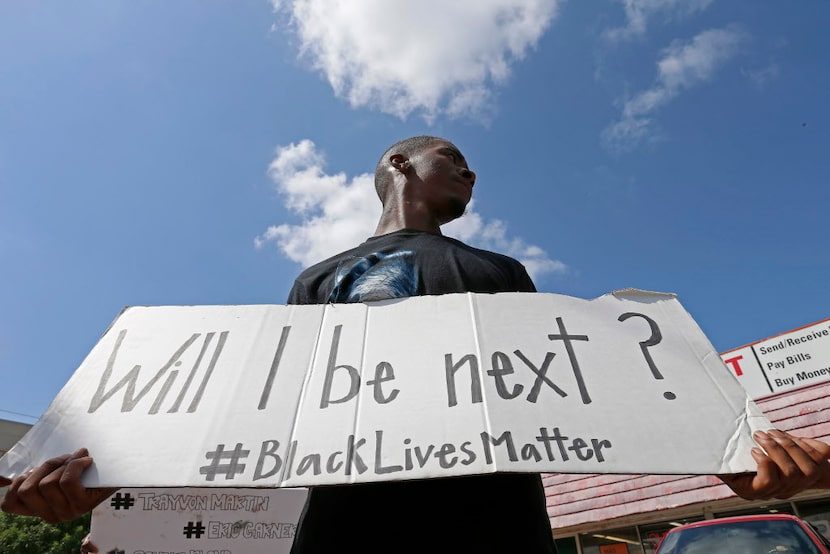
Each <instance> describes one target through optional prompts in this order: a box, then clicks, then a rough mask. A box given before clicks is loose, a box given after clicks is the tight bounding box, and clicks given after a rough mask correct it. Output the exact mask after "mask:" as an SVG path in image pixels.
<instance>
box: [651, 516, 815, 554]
mask: <svg viewBox="0 0 830 554" xmlns="http://www.w3.org/2000/svg"><path fill="white" fill-rule="evenodd" d="M715 552H729V553H730V554H777V553H779V552H780V553H784V552H789V553H791V554H819V553H820V552H821V551H820V550H819V549H818V547H816V545H815V544H814V543H813V541H812V540H811V538H810V537H809V536H808V535H807V533H806V532H805V531H804V529H803V528H802V527H801V526H799V525H798V524H797V523H796V522H794V521H788V520H758V521H736V522H732V523H728V524H722V525H720V524H715V525H704V526H701V527H691V528H689V529H682V530H678V531H676V532H674V533H669V534H668V535H666V538H665V540H664V544H663V545H661V547H660V550H659V553H660V554H713V553H715Z"/></svg>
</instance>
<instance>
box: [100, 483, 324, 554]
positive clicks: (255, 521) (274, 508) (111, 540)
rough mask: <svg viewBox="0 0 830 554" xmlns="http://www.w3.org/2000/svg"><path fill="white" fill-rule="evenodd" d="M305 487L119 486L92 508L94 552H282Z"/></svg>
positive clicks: (291, 536) (285, 551) (297, 516)
mask: <svg viewBox="0 0 830 554" xmlns="http://www.w3.org/2000/svg"><path fill="white" fill-rule="evenodd" d="M307 495H308V491H307V490H306V489H295V488H292V489H220V488H147V489H120V490H119V491H118V492H116V493H115V494H113V495H112V496H111V497H110V498H109V499H107V500H106V501H105V502H102V503H101V504H99V505H98V506H97V507H96V508H95V509H94V510H93V511H92V522H91V524H90V540H91V542H92V544H94V545H95V547H96V548H97V549H98V552H108V553H115V552H123V553H125V554H126V553H128V552H129V553H131V554H132V553H136V552H144V553H151V552H153V553H155V552H168V553H171V554H172V553H181V554H236V553H238V554H243V553H244V554H288V552H290V550H291V543H292V542H293V540H294V535H295V533H296V530H297V522H298V521H299V519H300V512H302V509H303V504H304V503H305V499H306V496H307Z"/></svg>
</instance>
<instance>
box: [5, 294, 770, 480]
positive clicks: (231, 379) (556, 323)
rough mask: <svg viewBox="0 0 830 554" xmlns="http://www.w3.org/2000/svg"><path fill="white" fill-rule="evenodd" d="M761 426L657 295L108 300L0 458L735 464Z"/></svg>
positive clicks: (703, 468) (20, 462)
mask: <svg viewBox="0 0 830 554" xmlns="http://www.w3.org/2000/svg"><path fill="white" fill-rule="evenodd" d="M770 427H771V425H770V423H769V421H768V420H767V419H766V417H765V416H764V415H763V414H762V413H761V412H760V411H759V410H758V408H757V407H756V406H755V404H754V403H753V402H752V400H751V399H750V398H749V397H748V396H747V393H746V391H745V390H744V389H743V388H742V387H741V386H740V385H739V384H738V382H737V381H736V379H735V377H734V376H732V374H731V373H730V371H729V370H728V369H727V368H726V366H725V365H724V363H723V361H722V360H721V358H720V356H719V354H718V353H717V352H716V351H715V350H714V348H713V347H712V345H711V343H710V342H709V340H708V339H707V338H706V337H705V335H704V334H703V332H702V331H701V330H700V328H699V327H698V326H697V324H696V323H695V322H694V320H693V319H692V318H691V316H690V315H689V314H688V313H687V312H686V310H685V309H684V308H683V307H682V306H681V305H680V303H679V302H678V300H677V298H676V297H675V296H674V295H672V294H662V293H650V292H646V291H638V290H630V289H629V290H625V291H618V292H616V293H611V294H607V295H604V296H602V297H599V298H596V299H593V300H584V299H578V298H573V297H568V296H563V295H557V294H549V293H500V294H472V293H470V294H451V295H444V296H423V297H414V298H407V299H399V300H387V301H381V302H374V303H367V304H334V305H325V306H324V305H319V306H281V305H248V306H162V307H132V308H127V309H125V310H123V312H122V313H121V314H120V315H119V316H118V317H117V319H116V320H115V321H114V322H113V324H112V325H111V326H110V328H109V329H108V330H107V331H106V333H105V334H104V336H103V337H102V338H101V340H100V341H99V342H98V344H96V345H95V347H94V348H93V349H92V351H91V352H90V354H89V355H88V356H87V358H86V359H85V360H84V362H83V363H82V364H81V366H80V367H79V368H78V370H77V371H76V372H75V374H74V375H73V376H72V377H71V379H70V380H69V382H68V383H67V384H66V386H65V387H64V388H63V389H62V390H61V391H60V393H59V394H58V396H57V397H56V398H55V400H54V401H53V403H52V404H51V405H50V407H49V409H48V410H47V412H46V414H45V415H44V416H43V417H42V418H41V420H40V421H38V423H37V424H36V425H35V426H34V427H33V428H32V429H31V430H30V432H29V433H28V434H27V435H26V436H25V437H24V438H23V439H21V440H20V441H19V443H18V444H17V445H15V446H14V448H13V449H12V450H11V451H10V452H9V453H8V454H7V455H6V456H5V457H4V458H2V459H0V474H2V475H5V476H13V475H17V474H19V473H21V472H23V471H26V470H27V469H28V468H30V467H33V466H35V465H37V464H39V463H41V462H42V461H44V460H46V459H48V458H50V457H53V456H56V455H59V454H62V453H65V452H72V451H74V450H75V449H77V448H78V447H80V446H86V447H88V448H89V449H90V452H91V454H92V455H93V457H94V458H95V464H94V466H93V467H92V468H90V470H88V471H87V472H86V473H85V474H84V479H85V483H86V485H87V486H120V487H175V486H200V487H299V486H311V485H323V484H345V483H358V482H371V481H384V480H400V479H423V478H434V477H448V476H457V475H469V474H484V473H493V472H562V473H652V474H723V473H735V472H742V471H752V470H754V469H755V463H754V461H753V460H752V457H751V455H750V453H749V452H750V449H751V447H752V446H753V445H754V442H753V440H752V438H751V433H752V432H753V431H754V430H755V429H759V428H760V429H768V428H770Z"/></svg>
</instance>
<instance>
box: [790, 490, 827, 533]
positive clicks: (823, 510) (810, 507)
mask: <svg viewBox="0 0 830 554" xmlns="http://www.w3.org/2000/svg"><path fill="white" fill-rule="evenodd" d="M795 507H796V508H797V509H798V515H799V517H801V518H802V519H806V520H807V521H809V522H810V523H812V524H813V526H814V527H815V528H816V529H818V530H819V532H820V533H821V534H822V535H824V536H825V537H826V538H828V539H830V501H828V500H827V499H824V500H814V501H812V502H797V503H796V505H795Z"/></svg>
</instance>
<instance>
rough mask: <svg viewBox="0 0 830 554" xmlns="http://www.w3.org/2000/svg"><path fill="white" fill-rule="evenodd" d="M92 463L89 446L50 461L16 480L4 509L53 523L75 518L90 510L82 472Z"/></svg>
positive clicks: (5, 497) (5, 501)
mask: <svg viewBox="0 0 830 554" xmlns="http://www.w3.org/2000/svg"><path fill="white" fill-rule="evenodd" d="M91 463H92V458H90V457H89V456H88V452H87V450H86V449H85V448H82V449H80V450H78V451H77V452H74V453H73V454H67V455H64V456H58V457H56V458H52V459H50V460H47V461H45V462H43V463H42V464H40V465H39V466H37V467H36V468H34V469H32V470H31V471H29V472H28V473H26V474H23V475H20V476H18V477H15V478H14V479H13V480H12V482H11V484H10V486H9V489H8V491H7V492H6V495H5V496H4V498H3V500H2V503H0V508H1V509H2V510H3V511H4V512H9V513H13V514H17V515H25V516H30V515H34V516H38V517H40V518H42V519H43V520H45V521H47V522H49V523H57V522H59V521H66V520H70V519H74V518H76V517H78V516H80V515H82V514H84V513H86V510H84V509H83V508H84V504H85V503H89V500H88V498H89V496H90V495H89V494H88V493H87V492H86V489H84V487H83V485H82V484H81V474H82V473H83V470H84V469H85V468H86V467H89V465H90V464H91ZM67 470H68V472H67Z"/></svg>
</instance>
